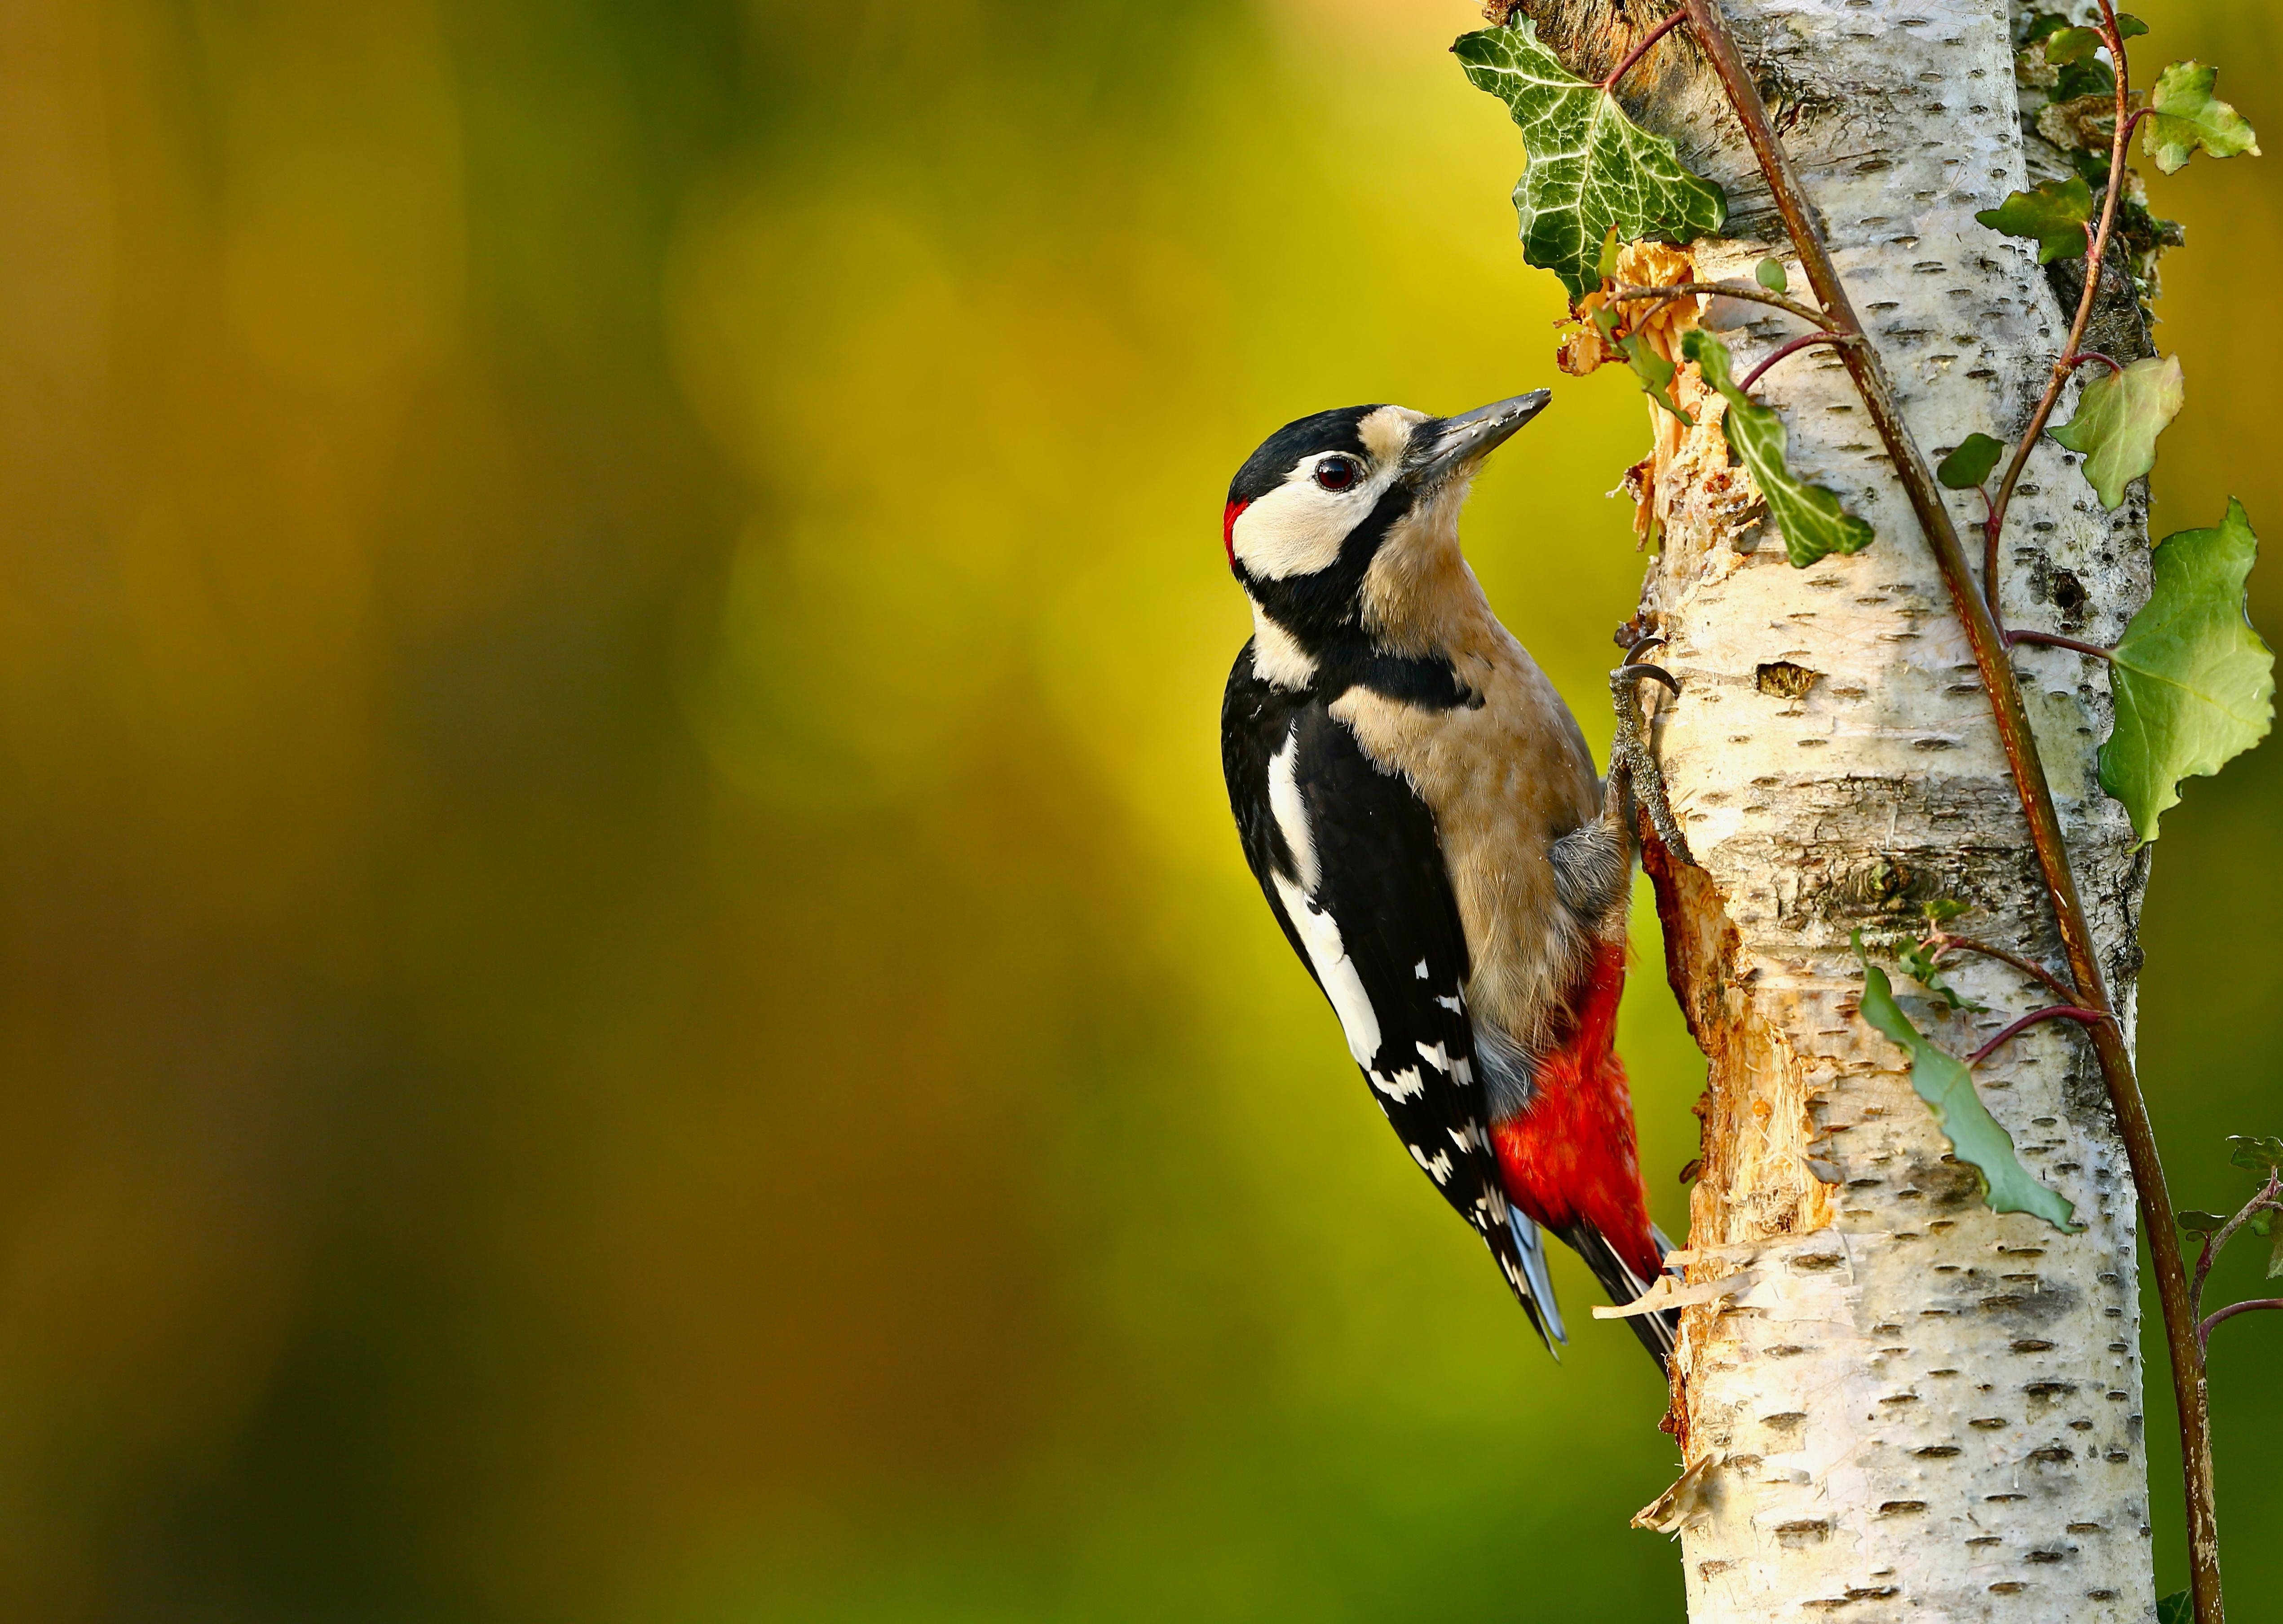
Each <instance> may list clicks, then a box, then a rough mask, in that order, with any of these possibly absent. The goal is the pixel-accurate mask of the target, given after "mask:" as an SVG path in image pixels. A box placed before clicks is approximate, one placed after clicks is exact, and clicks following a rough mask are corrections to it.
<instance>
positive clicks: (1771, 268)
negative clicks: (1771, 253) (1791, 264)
mask: <svg viewBox="0 0 2283 1624" xmlns="http://www.w3.org/2000/svg"><path fill="white" fill-rule="evenodd" d="M1752 280H1753V281H1755V282H1757V283H1758V284H1760V285H1761V286H1762V287H1764V288H1765V289H1766V290H1767V291H1769V292H1771V293H1781V292H1784V291H1787V290H1788V289H1789V288H1790V286H1791V278H1790V277H1789V276H1786V275H1785V274H1784V268H1783V261H1782V260H1761V261H1760V262H1759V264H1758V265H1757V266H1755V267H1754V268H1753V270H1752Z"/></svg>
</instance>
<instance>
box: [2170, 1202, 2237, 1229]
mask: <svg viewBox="0 0 2283 1624" xmlns="http://www.w3.org/2000/svg"><path fill="white" fill-rule="evenodd" d="M2172 1216H2173V1217H2174V1218H2176V1219H2177V1220H2178V1222H2179V1225H2180V1227H2181V1228H2182V1229H2184V1230H2186V1231H2187V1232H2188V1233H2190V1234H2191V1235H2209V1234H2210V1233H2211V1232H2213V1231H2214V1230H2217V1229H2220V1228H2223V1227H2225V1224H2226V1223H2227V1215H2226V1214H2225V1213H2218V1212H2200V1211H2198V1210H2197V1209H2196V1208H2193V1207H2191V1208H2187V1209H2186V1211H2185V1212H2176V1213H2174V1214H2173V1215H2172Z"/></svg>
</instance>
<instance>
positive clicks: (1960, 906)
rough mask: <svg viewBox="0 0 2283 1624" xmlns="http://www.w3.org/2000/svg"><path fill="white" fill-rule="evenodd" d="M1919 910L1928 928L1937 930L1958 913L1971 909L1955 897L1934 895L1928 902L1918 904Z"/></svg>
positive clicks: (1970, 911)
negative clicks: (1924, 917)
mask: <svg viewBox="0 0 2283 1624" xmlns="http://www.w3.org/2000/svg"><path fill="white" fill-rule="evenodd" d="M1919 912H1920V913H1922V914H1924V915H1925V916H1926V922H1927V924H1928V927H1929V928H1931V929H1936V930H1939V929H1942V928H1943V927H1944V925H1947V924H1948V923H1950V921H1952V920H1954V919H1956V918H1957V917H1958V916H1959V915H1960V914H1961V913H1972V912H1973V910H1972V909H1971V908H1969V907H1967V905H1966V904H1964V903H1962V902H1960V901H1959V900H1958V899H1957V898H1956V897H1935V898H1934V899H1933V900H1932V901H1930V902H1922V903H1921V904H1919Z"/></svg>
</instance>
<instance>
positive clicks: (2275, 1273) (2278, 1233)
mask: <svg viewBox="0 0 2283 1624" xmlns="http://www.w3.org/2000/svg"><path fill="white" fill-rule="evenodd" d="M2267 1278H2269V1279H2271V1280H2283V1224H2278V1225H2276V1227H2275V1249H2274V1250H2273V1251H2271V1252H2270V1253H2269V1254H2268V1255H2267Z"/></svg>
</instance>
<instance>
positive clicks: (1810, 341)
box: [1736, 333, 1863, 394]
mask: <svg viewBox="0 0 2283 1624" xmlns="http://www.w3.org/2000/svg"><path fill="white" fill-rule="evenodd" d="M1862 342H1863V340H1862V338H1861V337H1860V336H1858V335H1857V334H1854V333H1802V334H1801V335H1800V336H1799V337H1798V338H1794V339H1793V340H1792V341H1791V342H1790V343H1788V344H1785V345H1781V346H1778V347H1777V349H1776V350H1775V351H1774V353H1773V354H1770V355H1769V356H1768V358H1767V359H1766V360H1765V361H1762V362H1760V364H1759V365H1758V366H1757V367H1754V368H1753V369H1751V370H1750V371H1749V372H1747V373H1745V374H1744V381H1743V382H1742V383H1741V384H1739V385H1736V387H1737V388H1739V389H1741V390H1742V391H1743V392H1745V393H1747V394H1749V393H1750V392H1751V391H1752V385H1755V384H1757V383H1758V382H1759V381H1760V374H1761V373H1763V372H1765V371H1766V370H1767V369H1769V368H1770V367H1773V366H1774V365H1775V364H1776V362H1778V361H1781V360H1782V359H1783V358H1784V357H1785V356H1787V355H1789V354H1793V353H1795V352H1796V351H1799V350H1804V349H1807V348H1810V347H1812V346H1815V345H1818V344H1838V345H1847V344H1860V343H1862Z"/></svg>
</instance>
